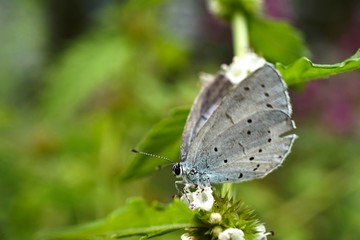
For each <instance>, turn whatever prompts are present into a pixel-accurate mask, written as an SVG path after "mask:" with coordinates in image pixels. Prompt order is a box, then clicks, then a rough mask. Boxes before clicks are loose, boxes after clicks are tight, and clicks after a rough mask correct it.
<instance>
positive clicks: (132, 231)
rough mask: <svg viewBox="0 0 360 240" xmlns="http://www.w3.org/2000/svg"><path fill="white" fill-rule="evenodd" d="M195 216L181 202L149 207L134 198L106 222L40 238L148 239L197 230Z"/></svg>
mask: <svg viewBox="0 0 360 240" xmlns="http://www.w3.org/2000/svg"><path fill="white" fill-rule="evenodd" d="M195 214H196V212H195V211H191V210H190V209H189V208H188V207H187V206H186V205H185V204H184V203H182V202H181V201H180V200H175V201H173V202H172V203H171V204H169V205H162V204H159V203H153V204H152V205H149V204H147V203H146V202H145V201H144V200H142V199H140V198H133V199H131V200H130V201H128V204H127V205H126V206H124V207H122V208H120V209H118V210H116V211H115V212H113V213H112V214H110V215H109V216H108V217H107V218H105V219H103V220H98V221H95V222H92V223H87V224H83V225H80V226H76V227H72V228H67V229H63V230H56V231H48V232H43V233H40V236H41V237H42V238H43V239H109V238H122V237H128V236H134V235H138V236H143V237H144V238H145V239H146V238H150V237H154V236H158V235H162V234H165V233H167V232H171V231H175V230H179V229H184V228H186V227H197V226H198V224H196V222H195V220H194V216H195Z"/></svg>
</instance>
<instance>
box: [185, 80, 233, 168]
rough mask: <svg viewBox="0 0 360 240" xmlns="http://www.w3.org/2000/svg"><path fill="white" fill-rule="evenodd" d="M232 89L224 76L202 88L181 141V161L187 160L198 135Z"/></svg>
mask: <svg viewBox="0 0 360 240" xmlns="http://www.w3.org/2000/svg"><path fill="white" fill-rule="evenodd" d="M231 87H232V83H231V82H230V81H229V80H228V79H227V78H226V77H225V76H224V75H222V74H217V75H215V76H214V77H213V79H212V80H211V81H210V82H209V83H208V84H206V85H205V86H204V87H203V88H202V90H201V91H200V93H199V95H198V96H197V98H196V99H195V102H194V104H193V106H192V108H191V111H190V114H189V116H188V119H187V121H186V124H185V128H184V132H183V135H182V141H181V154H180V159H181V161H185V160H186V156H187V153H188V151H189V147H190V145H191V143H192V141H193V140H194V138H195V136H196V133H197V132H198V131H199V129H200V128H201V127H202V126H203V125H204V123H205V122H206V121H207V120H208V118H209V117H210V116H211V114H212V113H213V112H214V110H215V109H216V108H217V106H218V105H219V104H220V102H221V100H222V99H223V98H224V96H225V95H227V94H228V93H229V91H230V88H231Z"/></svg>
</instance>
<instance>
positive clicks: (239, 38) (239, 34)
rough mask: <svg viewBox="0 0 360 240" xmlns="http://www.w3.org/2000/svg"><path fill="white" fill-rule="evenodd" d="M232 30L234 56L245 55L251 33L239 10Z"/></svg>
mask: <svg viewBox="0 0 360 240" xmlns="http://www.w3.org/2000/svg"><path fill="white" fill-rule="evenodd" d="M232 32H233V44H234V56H236V57H239V58H241V57H243V56H244V55H245V54H246V53H247V52H248V49H249V35H248V28H247V22H246V18H245V16H244V14H242V13H241V12H238V13H236V14H235V15H234V17H233V19H232ZM226 194H227V195H228V197H229V198H230V199H231V198H233V197H235V191H234V184H232V183H224V184H223V186H222V189H221V195H222V196H223V197H224V196H225V195H226Z"/></svg>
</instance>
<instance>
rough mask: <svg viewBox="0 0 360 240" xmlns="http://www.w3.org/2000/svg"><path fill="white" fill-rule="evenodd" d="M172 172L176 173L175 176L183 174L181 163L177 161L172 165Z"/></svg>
mask: <svg viewBox="0 0 360 240" xmlns="http://www.w3.org/2000/svg"><path fill="white" fill-rule="evenodd" d="M172 172H173V173H174V174H175V176H180V175H181V168H180V164H179V163H177V164H175V165H174V166H173V167H172Z"/></svg>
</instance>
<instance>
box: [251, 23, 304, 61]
mask: <svg viewBox="0 0 360 240" xmlns="http://www.w3.org/2000/svg"><path fill="white" fill-rule="evenodd" d="M248 20H249V38H250V44H251V46H252V47H253V48H254V50H255V52H258V53H260V54H262V55H263V56H264V57H265V58H266V59H267V60H268V61H270V62H282V63H285V64H289V63H291V62H293V61H295V60H296V59H298V58H300V57H302V56H304V55H306V54H307V52H308V50H307V48H306V45H305V43H304V40H303V37H302V34H301V33H300V32H299V31H298V30H296V29H295V28H294V27H292V26H291V25H289V24H287V23H286V22H282V21H274V20H267V19H262V18H257V17H251V18H249V19H248Z"/></svg>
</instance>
